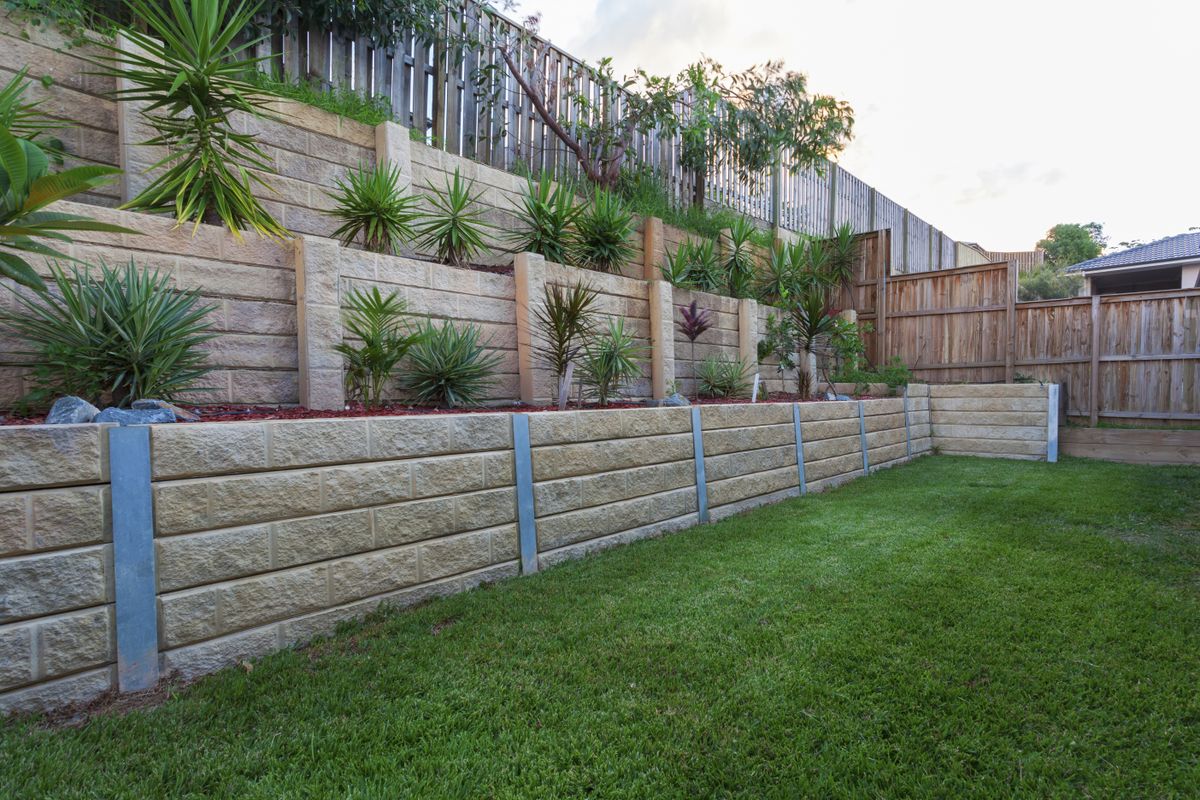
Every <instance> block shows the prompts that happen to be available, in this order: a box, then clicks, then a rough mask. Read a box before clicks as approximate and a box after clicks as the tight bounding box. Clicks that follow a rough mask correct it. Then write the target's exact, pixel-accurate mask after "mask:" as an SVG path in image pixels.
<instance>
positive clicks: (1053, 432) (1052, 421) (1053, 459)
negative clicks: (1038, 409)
mask: <svg viewBox="0 0 1200 800" xmlns="http://www.w3.org/2000/svg"><path fill="white" fill-rule="evenodd" d="M1058 393H1059V387H1058V384H1057V383H1051V384H1049V385H1048V386H1047V387H1046V461H1047V462H1048V463H1051V464H1056V463H1058Z"/></svg>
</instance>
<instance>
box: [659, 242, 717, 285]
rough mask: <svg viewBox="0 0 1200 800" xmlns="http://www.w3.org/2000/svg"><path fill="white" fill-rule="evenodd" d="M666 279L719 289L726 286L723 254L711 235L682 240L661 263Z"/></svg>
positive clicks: (682, 283) (679, 283)
mask: <svg viewBox="0 0 1200 800" xmlns="http://www.w3.org/2000/svg"><path fill="white" fill-rule="evenodd" d="M660 271H661V272H662V275H663V279H664V280H666V281H668V282H669V283H670V284H671V285H672V286H677V287H679V288H683V289H701V290H703V291H706V292H719V291H722V290H723V289H724V288H725V283H726V281H725V275H724V270H723V268H722V265H721V258H720V256H719V254H718V253H717V251H716V249H715V248H714V247H713V243H712V241H710V240H708V239H704V240H698V241H685V242H681V243H680V245H679V247H677V248H675V252H674V253H670V252H668V253H667V261H666V264H664V265H663V266H662V267H660Z"/></svg>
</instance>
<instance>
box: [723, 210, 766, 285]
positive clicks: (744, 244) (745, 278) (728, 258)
mask: <svg viewBox="0 0 1200 800" xmlns="http://www.w3.org/2000/svg"><path fill="white" fill-rule="evenodd" d="M757 232H758V229H757V228H756V227H755V225H754V223H753V222H751V221H750V219H749V218H748V217H738V218H737V219H736V220H734V222H733V224H732V225H730V226H729V235H728V249H727V250H726V252H725V253H724V262H725V263H724V267H725V280H726V287H727V288H728V290H729V294H730V296H731V297H750V296H751V294H752V293H753V284H754V264H755V260H756V259H755V256H754V242H753V238H754V235H755V234H756V233H757Z"/></svg>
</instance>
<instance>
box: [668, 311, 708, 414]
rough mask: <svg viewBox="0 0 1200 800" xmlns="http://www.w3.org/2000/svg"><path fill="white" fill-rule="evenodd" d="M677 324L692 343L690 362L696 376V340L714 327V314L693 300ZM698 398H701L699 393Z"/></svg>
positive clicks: (697, 387)
mask: <svg viewBox="0 0 1200 800" xmlns="http://www.w3.org/2000/svg"><path fill="white" fill-rule="evenodd" d="M675 324H676V325H677V326H678V327H679V332H680V333H682V334H683V335H684V338H686V339H687V340H688V342H690V343H691V351H690V354H689V357H688V361H690V362H691V364H692V370H693V376H694V374H695V369H696V340H697V339H699V338H700V337H701V336H703V335H704V332H705V331H707V330H708V329H709V328H711V327H712V326H713V319H712V314H711V313H709V311H708V309H704V308H700V306H699V304H698V303H697V302H696V301H695V300H693V301H692V302H691V303H689V304H688V305H686V306H684V307H682V308H680V309H679V322H677V323H675ZM693 384H694V388H695V389H696V390H698V389H699V384H698V383H696V382H695V380H694V379H693ZM697 396H699V394H698V393H697Z"/></svg>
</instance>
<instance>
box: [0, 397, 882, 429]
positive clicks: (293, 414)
mask: <svg viewBox="0 0 1200 800" xmlns="http://www.w3.org/2000/svg"><path fill="white" fill-rule="evenodd" d="M689 399H690V400H691V402H692V403H693V404H695V403H697V401H696V400H694V399H691V398H689ZM854 399H855V400H870V399H872V398H871V397H870V396H869V395H856V396H855V398H854ZM749 402H750V398H748V397H733V398H712V397H702V398H700V400H699V401H698V404H699V405H704V406H707V405H721V404H729V405H742V404H746V403H749ZM758 402H760V403H796V402H804V403H822V402H826V401H824V400H821V399H816V400H813V399H809V398H801V397H800V396H799V395H796V394H794V393H790V392H776V393H775V394H772V395H771V396H770V397H765V396H764V397H762V398H760V399H759V401H758ZM182 407H183V408H186V409H188V410H189V411H194V412H195V413H197V414H199V415H200V421H201V422H239V421H243V420H271V419H338V418H342V417H411V416H422V415H431V414H500V413H506V412H510V411H517V412H530V411H557V410H558V407H557V406H553V405H525V404H523V403H511V404H508V405H502V406H486V407H479V408H436V407H431V406H411V405H402V404H396V405H386V406H380V407H378V408H365V407H363V406H352V407H350V408H345V409H340V410H333V411H317V410H313V409H308V408H304V407H303V406H247V405H220V406H182ZM597 408H599V406H598V405H596V404H595V403H583V404H582V405H581V404H579V403H569V404H568V405H567V410H568V411H583V410H593V409H597ZM606 408H646V404H645V403H635V402H617V403H609V404H608V406H606ZM45 419H46V417H45V416H44V415H37V416H29V417H2V418H0V426H3V425H40V424H42V423H43V422H44V421H45Z"/></svg>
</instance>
